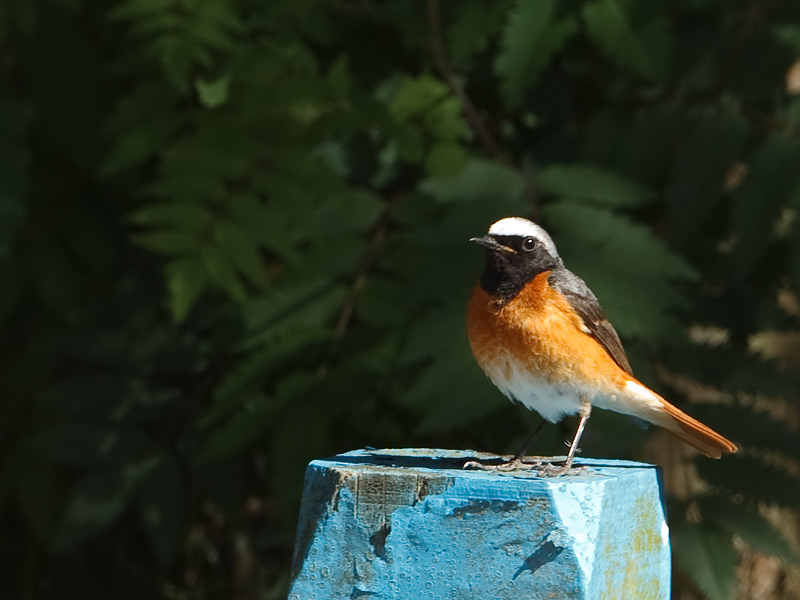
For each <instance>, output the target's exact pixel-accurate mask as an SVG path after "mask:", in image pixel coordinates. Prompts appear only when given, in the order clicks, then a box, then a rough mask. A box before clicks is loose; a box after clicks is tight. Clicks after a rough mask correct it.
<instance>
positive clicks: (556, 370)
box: [467, 271, 630, 395]
mask: <svg viewBox="0 0 800 600" xmlns="http://www.w3.org/2000/svg"><path fill="white" fill-rule="evenodd" d="M549 276H550V272H549V271H547V272H544V273H541V274H539V275H537V276H536V277H535V278H534V279H533V280H532V281H531V282H530V283H528V285H526V286H525V287H524V288H523V289H522V291H520V293H519V294H517V296H516V297H514V299H512V300H511V301H510V302H508V303H507V304H505V305H501V304H500V303H498V302H497V300H496V299H494V298H492V297H491V296H490V295H489V294H487V293H486V292H485V291H484V290H483V289H481V287H480V285H478V286H476V287H475V290H474V291H473V294H472V298H471V299H470V301H469V306H468V310H467V333H468V336H469V342H470V346H471V348H472V353H473V354H474V355H475V358H476V360H477V361H478V364H479V365H480V366H481V368H482V369H483V370H484V371H485V372H486V374H487V375H488V376H489V378H490V379H492V381H493V382H494V383H495V384H496V385H498V387H501V389H502V387H503V386H502V383H501V381H498V379H500V380H502V379H503V378H504V377H505V378H506V379H508V378H510V377H511V376H512V373H511V371H512V370H513V369H515V368H516V369H519V368H522V369H524V370H525V371H526V372H528V373H530V374H531V375H533V376H535V377H537V378H539V379H541V380H543V381H546V382H548V383H549V384H553V385H569V386H572V387H577V388H583V389H587V390H592V391H594V392H595V393H601V394H613V395H616V394H617V393H619V391H620V390H621V389H622V388H623V387H624V385H625V382H626V381H627V380H628V379H630V377H629V376H627V375H626V374H625V372H624V371H623V370H622V369H620V368H619V366H618V365H617V363H616V362H614V360H613V359H612V358H611V356H609V354H608V353H607V352H606V351H605V349H604V348H603V347H602V346H601V345H600V344H599V343H598V342H597V341H596V340H595V339H594V338H593V337H591V336H590V335H589V334H588V333H586V332H585V331H584V326H583V321H582V319H581V318H580V316H578V314H577V313H576V312H575V311H574V310H573V309H572V307H571V306H570V305H569V302H568V301H567V300H566V299H565V298H564V297H563V296H561V295H560V294H558V293H557V292H556V291H555V290H554V289H553V288H551V287H550V285H549V284H548V282H547V278H548V277H549ZM509 359H511V364H509Z"/></svg>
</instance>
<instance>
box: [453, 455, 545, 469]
mask: <svg viewBox="0 0 800 600" xmlns="http://www.w3.org/2000/svg"><path fill="white" fill-rule="evenodd" d="M541 464H542V463H541V462H539V461H536V462H525V461H524V460H522V459H521V458H519V457H515V458H513V459H511V460H510V461H508V462H504V463H501V464H499V465H485V464H483V463H482V462H479V461H477V460H470V461H468V462H465V463H464V468H465V469H477V470H480V471H500V472H503V473H507V472H509V471H534V470H536V469H538V468H539V467H540V466H541Z"/></svg>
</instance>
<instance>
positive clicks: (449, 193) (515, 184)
mask: <svg viewBox="0 0 800 600" xmlns="http://www.w3.org/2000/svg"><path fill="white" fill-rule="evenodd" d="M524 187H525V179H524V178H523V176H522V175H521V174H520V173H519V171H516V170H514V169H512V168H510V167H507V166H505V165H502V164H500V163H495V162H489V161H482V160H475V159H473V160H471V161H469V162H468V163H467V165H466V167H465V168H464V169H463V170H462V171H461V172H460V173H459V174H458V175H456V176H451V177H430V178H428V179H425V180H424V181H423V182H422V183H421V184H420V189H421V190H422V191H423V192H425V193H426V194H428V195H430V196H432V197H433V198H435V199H436V200H439V201H440V202H471V201H480V200H484V201H485V200H488V199H498V200H500V199H506V200H508V199H517V198H519V197H520V195H521V194H522V190H523V188H524Z"/></svg>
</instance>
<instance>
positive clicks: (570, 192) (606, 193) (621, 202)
mask: <svg viewBox="0 0 800 600" xmlns="http://www.w3.org/2000/svg"><path fill="white" fill-rule="evenodd" d="M536 183H537V185H538V186H539V188H540V189H541V190H542V191H543V192H546V193H549V194H554V195H558V196H566V197H569V198H576V199H578V200H588V201H590V202H595V203H597V204H599V205H601V206H607V207H611V208H615V207H629V206H637V205H640V204H644V203H646V202H650V201H652V200H654V199H655V192H653V190H651V189H648V188H647V187H645V186H643V185H641V184H640V183H637V182H635V181H632V180H630V179H626V178H624V177H621V176H620V175H617V174H616V173H614V172H612V171H609V170H606V169H600V168H598V167H593V166H588V165H552V166H549V167H546V168H545V169H542V170H541V171H540V172H539V173H538V174H537V176H536Z"/></svg>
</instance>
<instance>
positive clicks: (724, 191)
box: [0, 0, 800, 600]
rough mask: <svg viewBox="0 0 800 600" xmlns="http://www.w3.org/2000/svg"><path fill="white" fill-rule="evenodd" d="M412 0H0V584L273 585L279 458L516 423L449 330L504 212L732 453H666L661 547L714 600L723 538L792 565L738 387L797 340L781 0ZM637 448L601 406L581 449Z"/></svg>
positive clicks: (277, 589) (767, 452) (793, 506)
mask: <svg viewBox="0 0 800 600" xmlns="http://www.w3.org/2000/svg"><path fill="white" fill-rule="evenodd" d="M437 4H441V6H438V8H439V11H438V13H439V15H440V20H441V23H440V24H439V31H431V27H430V25H431V24H430V23H427V22H426V20H425V19H426V16H427V15H426V11H425V10H424V8H423V4H420V3H412V2H407V1H405V0H390V1H387V2H371V1H367V2H330V1H328V0H307V1H303V2H298V1H295V0H276V1H273V2H267V3H253V2H247V1H245V0H224V1H217V0H215V1H210V0H178V1H173V0H169V1H168V0H120V1H115V2H112V3H111V4H103V3H82V2H72V1H63V0H60V1H58V2H54V1H50V0H41V1H37V2H32V1H31V2H27V1H23V0H15V1H10V2H5V3H3V4H2V6H0V36H2V37H3V40H4V46H3V57H4V60H3V61H2V62H3V69H4V74H5V75H6V77H5V78H4V79H3V84H2V85H0V158H2V160H0V290H2V293H0V328H2V335H0V397H1V398H2V402H0V520H2V525H3V531H4V533H5V534H7V535H6V536H4V541H3V542H2V545H0V549H2V550H3V556H4V558H5V560H4V563H3V566H2V567H0V597H3V598H6V597H8V598H18V597H19V598H33V597H37V598H43V599H51V598H52V599H55V598H60V597H61V596H62V595H63V594H62V593H61V592H62V591H63V590H75V592H74V595H76V597H77V596H80V597H81V598H87V599H88V600H93V599H94V598H101V597H106V596H107V593H106V592H107V590H108V589H114V590H118V592H119V593H118V595H119V597H120V598H136V599H137V600H138V599H141V598H164V597H193V598H194V597H197V598H209V599H211V598H230V597H232V596H236V597H239V596H241V597H247V598H250V597H259V598H280V597H285V586H286V583H287V575H286V574H287V573H288V561H289V560H290V555H291V545H292V542H293V536H294V531H295V530H294V525H295V519H296V515H297V507H298V501H299V494H300V486H301V483H302V476H303V471H304V466H305V464H306V463H307V462H308V461H309V460H310V459H312V458H314V457H318V456H322V455H330V454H332V453H334V452H337V451H341V450H347V449H351V448H355V447H363V446H368V445H369V446H375V447H392V446H395V447H406V446H422V445H428V446H440V447H441V446H453V447H460V448H464V447H474V448H477V449H481V450H491V451H498V452H513V451H515V450H516V447H515V446H516V445H517V444H518V443H519V442H520V441H521V439H522V438H524V437H525V435H526V433H527V431H528V430H529V429H530V427H531V426H533V425H534V422H535V417H534V416H533V415H531V414H529V413H528V412H527V411H524V410H523V409H521V408H520V407H519V406H513V405H511V404H510V403H508V402H507V401H506V400H505V399H504V398H503V397H502V396H501V395H500V394H499V393H498V392H497V391H496V390H495V389H494V388H493V387H492V385H491V384H490V383H489V381H488V380H487V379H486V378H485V377H484V375H483V374H482V373H481V371H480V370H479V369H478V368H477V366H476V365H475V363H474V361H473V359H472V357H471V355H470V351H469V347H468V343H467V340H466V335H465V330H464V308H465V304H466V302H467V299H468V298H469V294H470V290H471V288H472V286H473V285H474V283H475V281H476V280H477V278H478V276H479V273H480V270H481V267H482V260H483V257H482V252H481V251H480V250H479V249H478V248H475V247H474V246H472V245H470V244H468V242H467V240H468V239H469V238H470V237H473V236H476V235H481V234H483V233H484V232H485V231H486V229H487V227H488V225H489V224H490V223H492V222H493V221H494V220H496V219H498V218H500V217H503V216H508V215H523V216H529V217H533V218H535V219H537V220H538V221H540V222H542V223H543V225H544V226H545V227H547V228H548V230H549V231H550V232H551V233H552V234H553V237H554V239H555V241H556V243H557V245H558V248H559V251H560V252H561V254H562V256H563V257H564V259H565V261H566V264H567V265H568V267H569V268H571V269H572V270H573V271H575V272H576V273H577V274H578V275H580V276H581V277H583V278H584V279H585V280H586V281H587V283H588V284H589V285H590V286H591V288H592V289H593V290H594V291H595V293H596V294H597V296H598V297H599V299H600V301H601V303H602V304H603V307H604V309H605V310H606V312H607V314H608V316H609V318H610V319H611V321H612V322H613V323H614V325H615V327H616V328H617V330H618V332H619V333H620V335H621V337H622V339H623V341H624V342H625V343H626V347H627V348H628V353H629V356H630V359H631V363H632V364H633V365H634V368H635V369H636V372H637V375H638V376H639V377H640V378H641V379H642V380H643V381H645V382H646V383H647V384H649V385H652V386H654V387H656V388H657V389H658V390H659V391H660V392H661V393H663V394H664V395H665V396H666V397H668V398H670V400H673V401H675V402H676V403H677V404H681V405H684V404H685V402H684V400H685V399H684V398H683V397H682V394H681V391H685V389H686V387H685V386H681V389H680V390H678V389H672V388H671V387H670V386H671V385H674V383H675V381H676V380H680V381H684V382H692V383H693V384H694V386H695V387H697V388H700V389H705V390H708V389H713V390H716V391H718V392H719V394H720V395H721V396H723V397H724V398H725V399H726V401H725V402H721V403H717V404H713V403H712V404H702V405H693V406H690V407H689V408H688V410H689V412H691V413H692V414H693V415H696V416H697V417H698V418H700V419H701V420H703V421H704V422H707V423H708V424H709V425H710V426H713V427H714V428H715V429H718V430H719V431H720V432H721V433H723V434H725V435H726V436H729V437H731V438H732V439H733V440H735V441H736V442H737V443H738V444H740V446H741V448H742V453H741V454H739V455H736V456H734V457H726V458H725V459H723V460H720V461H712V460H707V459H704V458H699V459H698V460H697V462H696V466H697V469H698V472H699V473H700V476H701V477H702V479H703V480H704V481H705V483H706V484H707V485H708V487H707V488H705V489H707V490H710V492H709V493H708V494H706V495H702V496H699V497H696V498H694V497H692V498H687V499H686V501H685V502H684V503H681V504H677V505H675V506H676V508H675V510H673V511H672V513H671V516H670V519H671V520H670V523H671V527H672V539H673V542H674V554H675V558H676V564H677V565H678V566H679V567H680V568H681V569H683V570H685V571H686V572H687V573H688V574H689V575H690V576H691V578H692V580H693V581H694V583H695V585H696V586H697V587H698V589H699V590H700V591H701V592H702V593H703V594H705V595H706V596H707V597H708V598H713V599H715V600H716V599H722V598H730V597H731V596H732V594H733V591H734V589H735V585H736V583H735V567H736V561H737V554H736V552H735V550H734V546H733V544H732V540H734V539H738V540H740V541H743V542H744V543H746V544H747V545H749V546H750V547H751V548H753V549H754V550H756V551H758V552H762V553H765V554H771V555H774V556H778V557H780V558H781V559H783V560H785V561H787V562H796V561H797V556H796V553H795V552H794V551H793V550H792V546H791V545H790V544H789V543H788V541H787V540H786V539H784V537H783V536H782V534H781V531H779V530H776V528H775V527H773V525H772V524H771V523H770V522H768V521H767V520H766V519H764V518H763V517H762V516H761V515H763V514H766V513H765V512H764V509H765V507H769V506H779V507H783V508H784V509H785V510H797V508H798V507H799V506H800V480H798V477H797V474H796V468H795V467H794V466H793V465H794V464H795V463H796V461H797V460H798V458H800V450H798V447H797V431H796V430H793V429H792V425H791V422H790V421H789V420H786V421H785V422H784V421H781V420H778V419H777V418H775V417H774V416H770V414H769V413H768V412H767V411H766V410H765V409H762V408H761V407H762V406H768V407H769V406H771V405H772V404H771V403H772V401H773V400H776V401H778V400H779V401H780V402H781V403H783V404H781V406H784V407H788V408H786V410H787V411H789V412H791V411H795V412H796V410H797V403H798V401H799V400H800V396H799V395H798V392H797V384H796V374H795V373H793V372H791V371H785V370H781V369H779V368H778V365H779V364H785V365H789V366H791V365H793V364H794V365H796V364H798V362H797V357H796V354H795V355H792V354H791V352H790V351H788V350H787V351H786V352H788V354H786V353H784V354H781V353H780V352H778V350H781V349H780V348H778V349H777V350H776V349H775V348H771V349H770V350H771V351H774V352H773V353H772V354H770V353H769V352H765V353H764V355H765V356H773V357H775V358H778V359H779V360H778V361H777V362H771V361H769V360H762V358H760V357H759V356H756V355H755V354H753V353H752V352H751V351H750V349H749V346H748V340H750V339H751V338H752V336H753V335H754V334H756V333H758V332H761V331H773V332H787V331H795V330H797V329H798V320H797V315H796V313H793V312H792V311H791V310H787V309H786V306H787V303H785V302H784V303H783V304H780V305H779V304H778V303H776V301H775V297H776V294H777V293H778V291H779V290H782V292H781V293H782V294H784V295H785V294H786V293H790V294H791V293H793V294H795V295H797V294H798V291H800V289H799V286H800V219H798V218H797V212H798V211H800V182H798V180H797V173H800V152H798V147H797V139H796V138H797V123H798V122H800V118H798V115H800V110H798V106H800V105H799V104H798V100H797V98H796V97H790V96H789V95H787V91H786V73H787V70H788V69H789V67H790V66H791V65H792V63H793V62H794V61H795V60H796V59H797V57H798V56H800V43H798V40H800V35H798V32H799V31H800V11H798V9H797V8H796V7H795V6H794V5H791V3H783V4H781V3H767V4H765V5H764V6H760V5H759V7H758V10H749V9H748V10H745V9H744V7H743V6H741V5H740V4H735V5H730V6H729V5H728V4H727V3H724V2H678V3H662V2H653V1H646V0H583V1H582V2H579V3H568V2H560V1H557V0H537V1H535V2H532V1H531V2H525V1H516V2H512V1H511V0H500V1H496V0H464V1H463V2H454V1H451V0H447V1H444V0H441V1H440V2H439V3H437ZM440 51H443V52H444V56H441V55H440V54H439V53H440ZM465 96H466V97H467V98H468V99H469V101H468V102H467V101H466V100H465ZM789 304H791V303H789ZM690 324H695V325H696V324H700V325H706V326H712V327H714V328H718V329H720V330H724V331H725V332H726V333H727V338H726V339H727V341H726V342H724V343H722V344H721V345H716V346H715V345H713V344H710V343H709V344H707V345H703V344H701V343H697V341H692V339H691V338H690V336H688V335H687V333H686V332H687V327H688V326H689V325H690ZM789 350H791V349H789ZM663 373H671V374H673V375H677V376H679V377H677V378H676V377H664V376H663ZM756 399H757V400H756ZM740 400H741V401H740ZM754 405H757V406H759V408H758V409H757V410H756V409H754V408H752V407H753V406H754ZM592 423H594V425H592ZM567 428H569V427H568V426H567ZM565 430H566V429H565ZM565 430H556V428H553V429H552V430H551V433H549V434H548V435H547V436H545V437H544V438H543V440H542V442H541V445H540V447H538V448H537V453H539V454H547V453H559V454H561V453H563V439H562V438H566V436H567V434H565V433H564V431H565ZM648 436H649V433H648V432H644V431H639V430H638V429H636V428H635V425H630V424H629V423H628V422H627V421H624V420H623V419H621V418H620V417H618V416H617V415H614V414H611V413H607V412H603V411H600V414H597V415H593V417H592V420H591V421H590V425H589V428H588V431H587V435H586V447H585V451H586V452H587V453H589V452H591V453H592V454H597V455H600V456H609V457H621V458H635V457H636V456H637V452H638V451H639V449H640V448H641V445H642V443H643V441H644V440H645V439H647V437H648ZM793 461H794V462H793ZM667 479H669V478H667ZM20 549H21V550H20ZM125 590H130V592H128V591H125ZM676 593H681V590H676Z"/></svg>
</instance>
